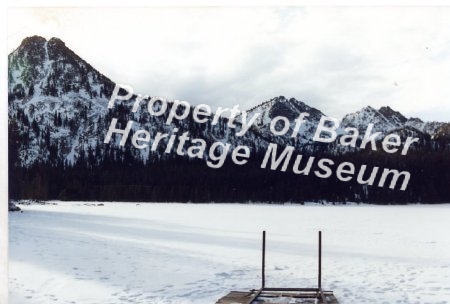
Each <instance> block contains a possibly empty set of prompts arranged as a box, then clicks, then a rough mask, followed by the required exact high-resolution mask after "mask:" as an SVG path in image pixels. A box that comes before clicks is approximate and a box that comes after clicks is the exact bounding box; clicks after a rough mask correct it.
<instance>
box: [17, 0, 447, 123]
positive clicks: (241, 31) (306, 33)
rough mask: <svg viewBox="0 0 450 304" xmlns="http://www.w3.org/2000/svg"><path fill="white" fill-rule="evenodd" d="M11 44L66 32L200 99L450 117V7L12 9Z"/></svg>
mask: <svg viewBox="0 0 450 304" xmlns="http://www.w3.org/2000/svg"><path fill="white" fill-rule="evenodd" d="M8 13H9V14H8V49H9V51H12V50H13V49H14V48H16V47H17V46H18V45H19V44H20V42H21V40H22V39H23V38H24V37H27V36H31V35H41V36H44V37H46V38H47V39H48V38H51V37H53V36H55V37H59V38H61V39H62V40H63V41H65V42H66V45H67V46H69V47H70V48H71V49H72V50H73V51H75V52H76V53H77V54H78V55H80V56H81V57H82V58H84V59H85V60H86V61H88V62H89V63H90V64H92V65H93V66H94V67H95V68H97V69H98V70H99V71H100V72H102V73H103V74H105V75H106V76H108V77H110V78H111V79H112V80H113V81H115V82H120V83H126V84H130V85H132V86H134V88H135V90H136V92H137V93H144V94H150V95H152V96H156V95H159V96H164V97H167V98H169V99H183V100H186V101H188V102H190V103H191V104H192V105H195V104H199V103H206V104H209V105H212V106H219V105H220V106H232V105H234V104H240V105H241V108H244V109H246V108H250V107H252V106H254V105H256V104H259V103H261V102H263V101H265V100H268V99H270V98H272V97H274V96H279V95H284V96H286V97H295V98H297V99H299V100H302V101H304V102H306V103H307V104H309V105H311V106H313V107H316V108H318V109H320V110H322V111H323V112H324V113H325V114H327V115H330V116H334V117H337V118H341V117H342V116H343V115H344V114H346V113H350V112H355V111H357V110H359V109H361V108H362V107H364V106H367V105H371V106H374V107H376V108H378V107H380V106H383V105H389V106H391V107H392V108H394V109H396V110H398V111H400V112H402V113H404V114H405V115H407V116H418V117H420V118H423V119H425V120H440V121H450V8H447V7H445V8H442V7H435V8H433V7H429V8H410V7H397V8H393V7H390V8H383V7H378V8H377V7H359V8H357V7H356V8H350V7H338V8H333V7H310V8H305V7H266V8H264V7H260V8H258V7H249V8H245V7H229V8H221V7H210V8H202V7H197V8H174V7H170V8H137V9H135V8H74V9H68V8H59V9H49V8H37V9H23V8H22V9H9V11H8Z"/></svg>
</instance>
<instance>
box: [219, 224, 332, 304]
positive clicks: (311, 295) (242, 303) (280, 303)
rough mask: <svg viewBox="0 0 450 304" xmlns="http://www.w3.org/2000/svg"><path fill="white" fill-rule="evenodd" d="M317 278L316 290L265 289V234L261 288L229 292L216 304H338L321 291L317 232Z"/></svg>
mask: <svg viewBox="0 0 450 304" xmlns="http://www.w3.org/2000/svg"><path fill="white" fill-rule="evenodd" d="M318 249H319V250H318V255H319V261H318V276H317V287H316V288H269V287H266V285H265V284H266V275H265V268H266V267H265V266H266V232H265V231H263V239H262V268H261V288H260V289H251V290H249V291H231V292H229V293H228V294H227V295H226V296H224V297H222V298H220V299H219V300H218V301H217V302H216V304H300V303H303V304H339V302H338V300H337V299H336V297H335V296H334V294H333V292H332V291H324V290H322V232H321V231H319V248H318Z"/></svg>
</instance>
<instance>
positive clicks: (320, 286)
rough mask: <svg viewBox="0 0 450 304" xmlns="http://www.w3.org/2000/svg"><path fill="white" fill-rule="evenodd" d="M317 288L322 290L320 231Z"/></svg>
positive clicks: (320, 236)
mask: <svg viewBox="0 0 450 304" xmlns="http://www.w3.org/2000/svg"><path fill="white" fill-rule="evenodd" d="M317 281H318V282H317V283H318V288H319V289H321V288H322V231H319V276H318V280H317Z"/></svg>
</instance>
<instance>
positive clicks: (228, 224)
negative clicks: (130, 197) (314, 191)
mask: <svg viewBox="0 0 450 304" xmlns="http://www.w3.org/2000/svg"><path fill="white" fill-rule="evenodd" d="M57 203H58V205H28V206H22V205H21V208H22V209H23V210H24V212H23V213H10V215H9V223H10V224H9V225H10V267H9V271H10V272H9V277H10V303H11V304H22V303H25V304H27V303H30V304H31V303H43V304H48V303H72V304H74V303H78V304H87V303H90V304H100V303H196V304H197V303H198V304H200V303H205V304H208V303H215V301H216V300H217V299H218V298H219V297H221V296H223V295H224V294H226V293H227V292H228V291H229V290H232V289H234V290H236V289H237V290H241V289H242V290H245V289H248V288H257V287H259V285H260V257H261V251H260V248H261V243H260V240H261V231H262V230H263V229H265V230H267V271H266V282H267V283H266V285H267V286H269V287H270V286H275V287H315V286H316V284H317V279H316V271H317V267H316V265H317V257H316V254H317V231H318V230H319V229H321V230H322V231H323V251H324V252H323V285H324V288H325V289H327V290H334V292H335V295H336V296H337V298H338V300H340V303H343V304H354V303H408V304H411V303H450V237H449V234H448V231H450V220H449V219H450V205H437V206H425V205H409V206H367V205H359V206H357V205H353V206H321V205H318V206H312V205H306V206H294V205H237V204H223V205H222V204H220V205H219V204H205V205H195V204H135V203H105V205H104V206H88V205H84V204H83V203H79V202H73V203H61V202H57Z"/></svg>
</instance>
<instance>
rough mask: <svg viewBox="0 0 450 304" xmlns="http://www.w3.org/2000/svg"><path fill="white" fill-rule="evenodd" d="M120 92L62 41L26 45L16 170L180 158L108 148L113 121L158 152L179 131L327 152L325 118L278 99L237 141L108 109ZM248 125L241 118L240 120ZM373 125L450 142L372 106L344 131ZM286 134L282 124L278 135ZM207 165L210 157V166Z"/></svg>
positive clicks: (18, 81) (427, 125) (16, 101)
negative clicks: (322, 135) (318, 136)
mask: <svg viewBox="0 0 450 304" xmlns="http://www.w3.org/2000/svg"><path fill="white" fill-rule="evenodd" d="M114 85H115V84H114V82H113V81H111V80H110V79H109V78H107V77H106V76H104V75H103V74H101V73H100V72H99V71H97V70H96V69H95V68H93V67H92V66H91V65H90V64H88V63H87V62H86V61H84V60H83V59H82V58H80V57H79V56H78V55H76V54H75V53H74V52H73V51H72V50H70V49H69V48H68V47H67V46H66V45H65V44H64V42H63V41H61V40H60V39H57V38H52V39H50V40H48V41H47V40H46V39H45V38H42V37H39V36H33V37H29V38H26V39H24V40H23V42H22V44H21V45H20V46H19V47H18V48H17V49H16V50H14V51H13V52H12V53H11V54H10V55H9V56H8V103H9V120H10V125H9V129H10V135H11V137H13V139H14V140H13V141H12V142H13V145H14V148H15V149H16V150H17V159H16V160H15V164H16V165H18V166H25V167H27V166H30V165H32V164H36V163H51V164H60V163H67V164H74V163H75V162H77V161H78V160H81V161H84V162H92V163H99V162H102V161H105V158H112V159H113V160H117V159H121V160H124V159H126V158H127V157H128V158H132V159H138V160H140V161H143V162H147V161H152V160H159V159H168V158H171V157H173V156H171V155H170V154H167V153H164V151H162V150H158V151H154V152H151V151H149V149H148V148H146V149H142V150H139V149H134V148H133V149H132V148H130V147H129V145H127V146H125V147H124V148H120V147H119V145H118V142H119V141H120V136H114V137H113V142H112V144H109V145H105V144H103V140H104V138H105V135H106V132H107V130H108V127H109V125H110V123H111V120H112V118H118V121H119V123H118V124H119V127H121V128H125V125H126V122H127V121H130V120H133V121H135V122H136V123H134V124H133V127H132V132H136V131H137V130H139V129H146V130H147V131H148V132H149V133H150V135H151V139H150V142H149V144H150V145H151V144H152V143H153V140H154V137H155V135H156V133H157V132H164V133H173V132H174V128H175V127H176V128H178V134H182V133H183V132H186V131H189V132H190V136H191V138H202V139H204V140H205V141H206V143H207V145H208V146H210V145H211V144H212V143H213V142H215V141H221V142H224V143H225V142H226V143H230V144H231V145H232V147H235V146H237V145H245V146H248V147H249V148H250V149H251V150H252V151H264V150H265V149H266V148H267V146H268V144H269V143H272V142H273V143H277V144H280V145H283V146H284V145H292V146H294V147H295V148H296V149H297V151H301V152H307V153H313V152H314V151H315V150H316V149H321V151H322V152H324V150H323V149H324V147H323V145H319V144H317V143H316V142H314V141H312V138H313V136H314V132H315V130H316V127H317V124H318V122H319V121H320V119H321V117H322V116H324V115H325V114H324V113H323V112H321V111H320V110H318V109H316V108H313V107H310V106H308V105H307V104H305V103H304V102H301V101H299V100H297V99H295V98H290V99H287V98H285V97H283V96H279V97H275V98H272V99H270V100H269V101H266V102H263V103H261V104H260V105H257V106H255V107H254V108H252V109H250V110H248V111H247V113H248V114H247V116H248V117H252V116H253V115H255V114H256V113H260V117H259V118H258V119H257V121H256V124H255V125H254V126H253V127H252V128H250V129H249V131H248V132H247V133H246V134H245V135H244V136H236V133H237V130H239V128H237V130H235V129H233V128H230V127H228V126H227V119H220V120H219V122H218V124H216V125H213V124H212V123H211V121H212V118H211V119H209V121H208V122H207V123H204V124H198V123H196V122H195V121H194V120H193V118H192V116H188V117H187V118H186V119H184V120H182V121H175V122H174V123H173V124H172V125H166V124H164V118H163V116H160V117H156V116H152V115H149V113H148V111H146V107H147V106H146V105H145V104H144V103H142V104H141V109H139V110H138V111H137V112H136V113H132V112H131V105H132V102H127V103H116V105H115V107H114V109H108V108H107V104H108V100H109V98H110V96H111V94H112V91H113V88H114ZM150 93H151V92H150ZM194 102H195V101H194ZM304 112H307V113H309V116H308V117H305V122H304V123H302V125H301V128H300V129H299V130H298V135H297V136H294V137H292V132H293V131H294V128H295V124H296V122H295V119H296V118H298V117H299V116H300V114H301V113H304ZM277 116H283V117H286V118H287V120H288V121H289V129H288V131H287V132H286V134H285V135H281V136H275V135H274V134H273V133H272V132H271V131H270V122H271V120H272V119H273V118H275V117H277ZM241 118H242V116H238V117H237V120H239V119H241ZM369 123H373V124H374V126H375V127H374V130H375V131H382V132H383V134H384V135H386V134H388V133H392V132H397V133H398V134H401V135H402V137H404V136H419V137H421V138H422V143H423V144H424V146H426V145H427V143H428V142H429V141H430V140H432V138H434V137H435V136H437V135H439V136H438V137H439V138H440V140H441V141H443V142H444V145H447V144H448V142H449V140H448V134H449V132H448V129H449V128H448V124H444V123H439V122H423V121H421V120H420V119H418V118H410V119H407V118H406V117H404V116H403V115H402V114H401V113H399V112H396V111H394V110H392V109H391V108H389V107H382V108H380V109H379V110H376V109H374V108H372V107H370V106H368V107H365V108H363V109H362V110H360V111H358V112H355V113H352V114H348V115H346V116H345V117H344V118H343V120H342V123H341V127H340V128H339V129H338V130H337V131H338V133H339V134H343V130H344V129H345V128H346V127H355V128H357V129H358V130H361V134H360V136H362V134H363V131H364V130H365V129H366V128H367V125H368V124H369ZM282 127H283V125H282V122H281V121H280V122H279V124H277V127H276V129H281V128H282ZM130 137H131V136H130ZM328 146H329V147H328V148H326V149H328V150H327V151H328V153H336V152H339V153H345V152H348V151H351V150H350V149H348V148H342V147H340V148H339V147H337V145H336V144H331V145H328ZM325 152H326V151H325ZM207 157H208V156H207V155H206V154H205V155H204V158H207Z"/></svg>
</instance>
